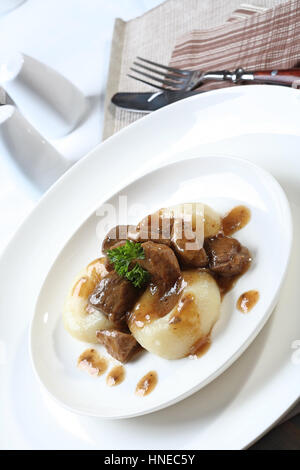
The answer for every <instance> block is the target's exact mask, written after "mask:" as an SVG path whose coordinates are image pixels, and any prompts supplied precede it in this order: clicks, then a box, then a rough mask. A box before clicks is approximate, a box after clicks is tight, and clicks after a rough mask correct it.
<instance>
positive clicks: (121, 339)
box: [96, 330, 138, 362]
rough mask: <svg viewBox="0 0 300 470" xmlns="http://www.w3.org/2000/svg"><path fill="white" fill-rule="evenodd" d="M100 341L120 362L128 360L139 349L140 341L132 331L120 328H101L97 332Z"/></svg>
mask: <svg viewBox="0 0 300 470" xmlns="http://www.w3.org/2000/svg"><path fill="white" fill-rule="evenodd" d="M96 335H97V338H98V341H99V343H101V344H103V345H104V346H105V348H106V350H107V352H108V353H109V354H110V355H111V356H112V357H114V358H115V359H117V360H118V361H120V362H127V361H128V360H129V359H130V358H131V356H132V355H133V353H134V352H135V351H136V350H137V347H138V342H137V341H136V340H135V338H134V337H133V336H132V334H130V333H123V332H122V331H118V330H100V331H97V333H96Z"/></svg>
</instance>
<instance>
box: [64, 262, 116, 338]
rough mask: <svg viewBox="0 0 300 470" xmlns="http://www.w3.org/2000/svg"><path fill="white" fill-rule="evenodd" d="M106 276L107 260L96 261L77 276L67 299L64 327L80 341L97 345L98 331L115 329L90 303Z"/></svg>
mask: <svg viewBox="0 0 300 470" xmlns="http://www.w3.org/2000/svg"><path fill="white" fill-rule="evenodd" d="M106 274H107V270H106V268H105V258H99V259H96V260H95V261H93V262H92V263H90V264H89V265H88V266H87V267H86V268H85V269H84V270H83V271H82V272H81V273H80V274H79V276H77V278H76V279H75V282H74V284H73V287H72V289H71V290H70V292H69V294H68V296H67V298H66V301H65V305H64V310H63V322H64V327H65V328H66V330H67V331H68V332H69V333H70V334H71V335H72V336H73V337H74V338H76V339H79V340H80V341H85V342H88V343H97V337H96V331H97V330H104V329H108V328H113V323H112V322H111V321H110V320H109V319H108V318H107V316H106V315H104V314H103V313H101V312H99V310H97V309H95V308H93V307H92V306H91V305H89V303H88V299H89V296H90V295H91V293H92V292H93V290H94V289H95V287H96V285H97V284H98V283H99V282H100V280H101V279H102V278H103V277H104V276H105V275H106Z"/></svg>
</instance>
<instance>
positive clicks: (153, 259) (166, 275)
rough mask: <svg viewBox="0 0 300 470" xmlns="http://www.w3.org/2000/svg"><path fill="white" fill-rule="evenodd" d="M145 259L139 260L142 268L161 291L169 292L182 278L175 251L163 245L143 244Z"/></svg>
mask: <svg viewBox="0 0 300 470" xmlns="http://www.w3.org/2000/svg"><path fill="white" fill-rule="evenodd" d="M142 248H143V250H144V253H145V259H141V260H137V261H136V262H137V263H139V264H140V265H141V266H142V268H144V269H146V270H147V271H148V272H149V273H150V275H151V283H152V284H155V285H157V286H158V288H159V290H160V291H162V292H165V291H167V290H169V289H170V288H171V287H172V286H173V285H174V284H175V283H176V281H177V279H178V278H179V277H180V275H181V273H180V267H179V264H178V261H177V258H176V256H175V254H174V251H173V250H172V249H171V248H169V247H168V246H166V245H163V244H162V243H154V242H151V241H149V242H145V243H142Z"/></svg>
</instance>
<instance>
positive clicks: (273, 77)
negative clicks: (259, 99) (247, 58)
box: [241, 68, 300, 88]
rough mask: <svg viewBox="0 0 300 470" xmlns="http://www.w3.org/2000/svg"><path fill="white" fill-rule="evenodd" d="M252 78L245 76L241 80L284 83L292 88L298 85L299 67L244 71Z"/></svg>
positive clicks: (299, 85) (299, 82) (299, 84)
mask: <svg viewBox="0 0 300 470" xmlns="http://www.w3.org/2000/svg"><path fill="white" fill-rule="evenodd" d="M244 74H247V75H248V76H251V75H252V77H253V78H248V79H247V78H246V79H245V80H243V77H241V81H250V80H251V81H253V82H254V83H271V84H274V85H276V84H277V85H286V86H291V87H293V88H298V87H300V68H292V69H282V70H256V71H254V72H244Z"/></svg>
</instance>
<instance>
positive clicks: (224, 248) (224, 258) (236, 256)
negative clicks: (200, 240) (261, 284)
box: [204, 235, 251, 276]
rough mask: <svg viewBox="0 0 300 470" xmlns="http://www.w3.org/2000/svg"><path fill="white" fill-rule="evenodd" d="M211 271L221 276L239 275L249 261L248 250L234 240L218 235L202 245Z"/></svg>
mask: <svg viewBox="0 0 300 470" xmlns="http://www.w3.org/2000/svg"><path fill="white" fill-rule="evenodd" d="M204 247H205V251H206V253H207V255H208V258H209V268H210V269H211V271H213V272H215V273H217V274H220V275H221V276H235V275H237V274H241V273H242V272H244V270H245V269H246V268H247V266H248V265H249V263H250V261H251V255H250V253H249V251H248V249H247V248H246V247H244V246H242V245H241V244H240V242H239V241H238V240H236V239H235V238H230V237H225V236H223V235H218V236H216V237H212V238H207V239H206V240H205V243H204Z"/></svg>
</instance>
